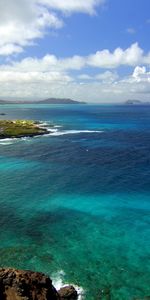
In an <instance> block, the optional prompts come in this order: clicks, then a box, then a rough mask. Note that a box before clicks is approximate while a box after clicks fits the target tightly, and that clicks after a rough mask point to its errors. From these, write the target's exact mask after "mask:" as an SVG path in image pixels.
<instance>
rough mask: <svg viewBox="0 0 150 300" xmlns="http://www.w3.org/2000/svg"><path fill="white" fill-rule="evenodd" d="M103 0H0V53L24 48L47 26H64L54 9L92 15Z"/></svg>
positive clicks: (43, 31) (19, 50) (39, 36)
mask: <svg viewBox="0 0 150 300" xmlns="http://www.w3.org/2000/svg"><path fill="white" fill-rule="evenodd" d="M103 2H104V0H86V1H85V0H69V1H68V0H30V1H29V0H13V1H12V0H1V1H0V55H5V56H7V55H11V54H14V53H19V52H21V51H23V49H24V47H25V46H28V45H32V44H33V42H34V40H35V39H37V38H42V37H44V35H45V34H46V31H47V30H48V29H58V28H61V27H62V26H63V20H62V18H61V19H60V17H59V16H58V13H57V11H58V10H59V11H61V12H69V13H74V12H83V13H88V14H92V13H94V12H95V9H96V7H97V6H98V5H101V4H102V3H103Z"/></svg>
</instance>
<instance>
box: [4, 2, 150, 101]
mask: <svg viewBox="0 0 150 300" xmlns="http://www.w3.org/2000/svg"><path fill="white" fill-rule="evenodd" d="M0 15H1V18H0V91H1V93H0V98H1V99H17V100H20V101H21V100H37V99H45V98H48V97H59V98H63V97H67V98H68V97H69V98H72V99H75V100H83V101H87V102H97V103H107V102H123V101H125V100H127V99H140V100H143V101H144V100H146V101H147V100H150V68H149V66H150V46H149V33H150V1H149V0H130V1H129V0H126V1H123V0H122V1H120V0H86V1H85V0H30V1H29V0H13V1H11V0H5V1H4V0H1V1H0Z"/></svg>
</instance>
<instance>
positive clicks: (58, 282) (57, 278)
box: [51, 270, 85, 300]
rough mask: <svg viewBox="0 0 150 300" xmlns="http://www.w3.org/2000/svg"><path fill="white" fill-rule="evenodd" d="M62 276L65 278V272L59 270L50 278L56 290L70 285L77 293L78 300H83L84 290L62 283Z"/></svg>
mask: <svg viewBox="0 0 150 300" xmlns="http://www.w3.org/2000/svg"><path fill="white" fill-rule="evenodd" d="M64 276H65V272H64V271H63V270H60V271H58V272H56V273H54V274H53V275H52V276H51V278H52V282H53V285H54V287H55V288H56V290H59V289H60V288H62V287H65V286H68V285H72V286H73V287H74V288H75V289H76V291H77V293H78V300H83V299H84V296H85V291H84V289H83V288H82V287H80V286H78V285H75V284H73V283H70V282H69V283H68V282H64Z"/></svg>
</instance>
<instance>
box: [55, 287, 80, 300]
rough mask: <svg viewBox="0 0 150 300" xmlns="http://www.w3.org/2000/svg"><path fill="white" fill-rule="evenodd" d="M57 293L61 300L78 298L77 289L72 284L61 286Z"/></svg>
mask: <svg viewBox="0 0 150 300" xmlns="http://www.w3.org/2000/svg"><path fill="white" fill-rule="evenodd" d="M58 294H59V296H60V299H61V300H76V299H77V298H78V294H77V291H76V290H75V288H74V287H73V286H72V285H68V286H65V287H62V288H61V289H60V290H59V291H58Z"/></svg>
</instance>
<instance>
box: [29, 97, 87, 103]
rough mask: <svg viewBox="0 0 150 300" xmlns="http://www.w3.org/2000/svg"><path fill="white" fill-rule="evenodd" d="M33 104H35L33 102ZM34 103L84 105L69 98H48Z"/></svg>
mask: <svg viewBox="0 0 150 300" xmlns="http://www.w3.org/2000/svg"><path fill="white" fill-rule="evenodd" d="M34 103H35V102H34ZM36 103H41V104H42V103H45V104H86V103H85V102H82V101H76V100H72V99H69V98H48V99H45V100H41V101H36Z"/></svg>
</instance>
